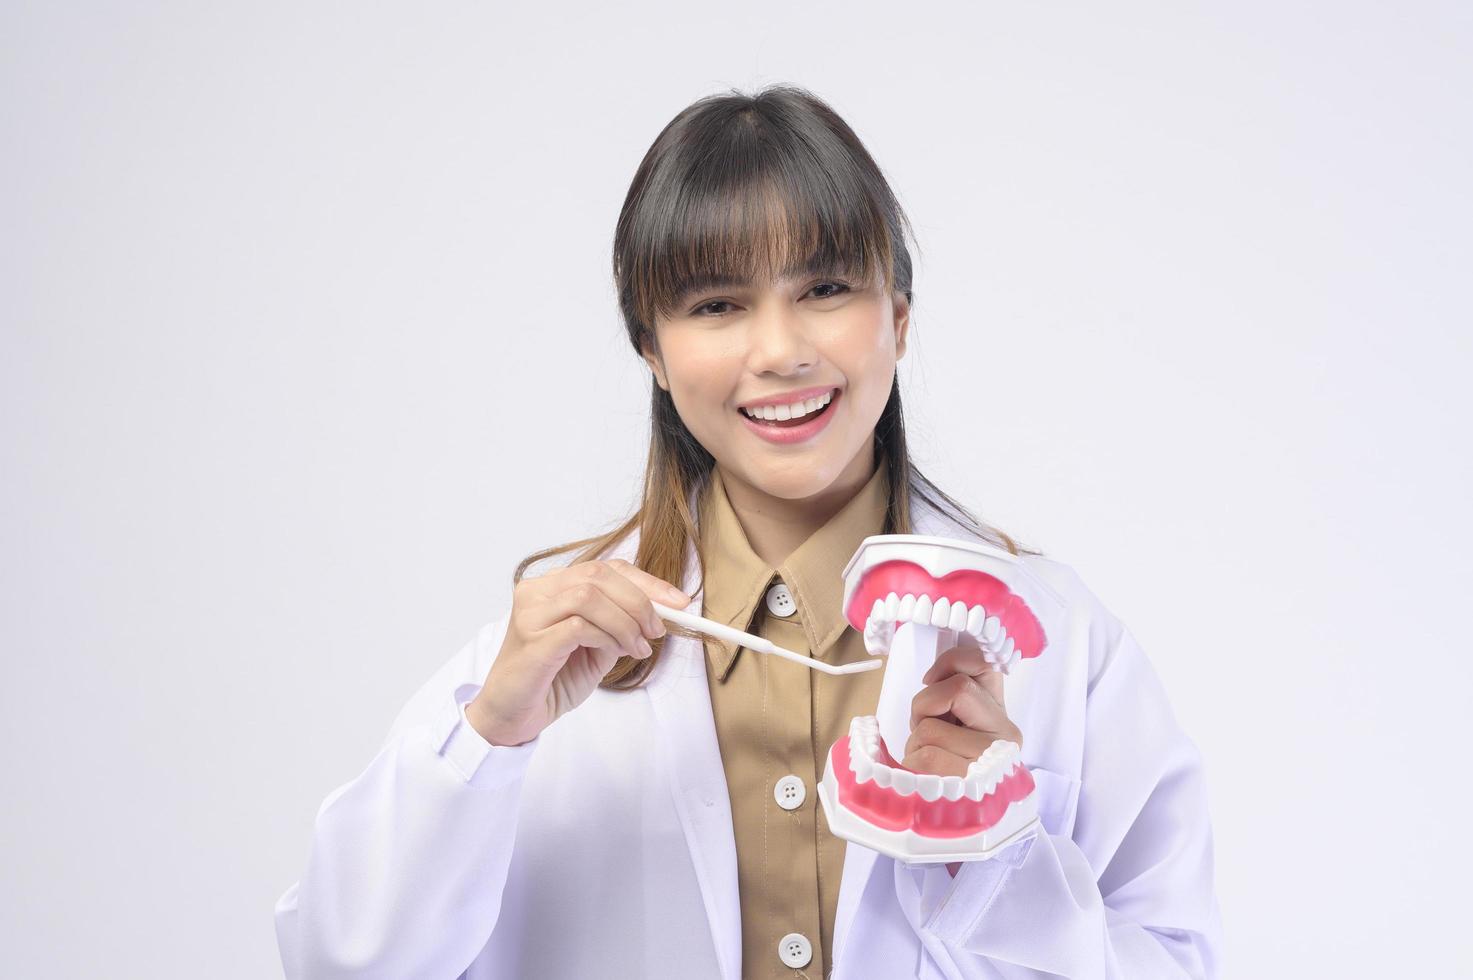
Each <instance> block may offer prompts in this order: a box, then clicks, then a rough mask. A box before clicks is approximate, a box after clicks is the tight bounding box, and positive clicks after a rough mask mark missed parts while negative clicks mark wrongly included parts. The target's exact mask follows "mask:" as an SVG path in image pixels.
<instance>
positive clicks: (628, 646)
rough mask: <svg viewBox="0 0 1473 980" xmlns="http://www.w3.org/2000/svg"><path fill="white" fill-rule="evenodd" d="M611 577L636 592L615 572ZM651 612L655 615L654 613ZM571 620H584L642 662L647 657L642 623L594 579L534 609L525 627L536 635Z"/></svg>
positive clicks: (574, 586) (564, 591)
mask: <svg viewBox="0 0 1473 980" xmlns="http://www.w3.org/2000/svg"><path fill="white" fill-rule="evenodd" d="M608 574H609V575H610V576H611V577H613V578H618V579H620V580H621V581H624V582H625V584H626V585H628V587H629V588H631V589H632V588H634V586H633V585H629V583H628V581H627V580H626V579H623V577H622V576H620V575H618V574H617V573H615V572H612V571H611V572H609V573H608ZM635 591H636V592H637V591H638V590H635ZM646 601H648V600H646ZM650 612H651V614H653V612H654V610H653V609H651V610H650ZM570 616H581V617H582V618H583V619H585V620H587V621H588V622H590V623H592V624H593V625H594V626H596V627H598V628H599V629H600V630H602V631H603V632H604V633H607V634H608V635H609V636H610V637H612V638H613V641H614V643H615V644H616V645H618V646H619V647H620V648H622V649H623V651H624V652H625V653H626V654H627V655H628V656H631V657H640V658H642V657H643V656H644V655H645V653H644V648H643V646H641V643H642V642H643V639H644V632H643V628H642V627H641V626H640V623H639V621H638V620H637V619H636V618H635V616H634V615H631V614H630V612H629V610H627V609H626V608H625V607H624V606H622V605H620V604H619V603H618V602H617V601H615V600H614V598H613V597H612V596H610V595H609V594H608V593H607V592H605V591H604V589H603V588H602V584H601V583H600V582H599V581H597V580H596V578H594V577H591V576H590V577H585V578H584V580H583V581H581V582H575V583H574V584H573V585H571V586H569V587H566V588H564V589H562V590H561V591H559V592H556V593H554V594H553V595H550V596H548V597H547V598H546V599H545V600H543V601H542V602H540V603H537V604H535V605H533V606H532V607H530V608H529V609H528V610H527V612H526V620H525V627H526V628H527V629H528V630H530V631H533V632H536V631H538V630H545V629H548V628H549V627H552V626H554V625H556V624H557V623H558V622H559V621H561V620H564V619H567V618H568V617H570Z"/></svg>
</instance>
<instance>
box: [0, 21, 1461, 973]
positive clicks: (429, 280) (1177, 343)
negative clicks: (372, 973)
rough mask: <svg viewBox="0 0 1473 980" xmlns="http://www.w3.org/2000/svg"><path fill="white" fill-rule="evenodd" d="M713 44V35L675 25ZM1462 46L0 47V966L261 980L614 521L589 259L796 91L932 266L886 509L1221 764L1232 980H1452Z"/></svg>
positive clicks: (341, 37)
mask: <svg viewBox="0 0 1473 980" xmlns="http://www.w3.org/2000/svg"><path fill="white" fill-rule="evenodd" d="M704 8H709V9H704ZM1470 37H1473V23H1470V14H1469V8H1468V7H1467V6H1466V5H1463V4H1454V3H1445V4H1434V3H1415V4H1414V3H1406V4H1371V3H1354V2H1352V3H1331V2H1328V0H1327V2H1321V3H1318V4H1305V3H1285V2H1282V0H1280V2H1273V3H1267V2H1251V3H1236V4H1232V5H1218V9H1205V5H1204V8H1203V9H1196V10H1192V9H1187V8H1186V6H1185V5H1181V4H1170V3H1164V2H1163V3H1115V4H1046V5H1042V4H1040V5H1021V4H1007V5H1002V4H997V5H978V4H965V5H964V4H960V3H957V4H950V5H941V4H901V5H894V4H856V3H852V2H851V3H843V4H839V3H832V4H823V5H804V6H803V7H802V9H795V8H792V7H790V6H789V5H788V4H763V3H758V4H745V5H740V6H730V5H728V6H726V7H724V8H722V9H717V5H692V4H689V3H667V4H659V5H655V4H647V5H644V6H643V7H642V8H632V7H628V6H626V5H621V4H598V5H590V6H589V7H588V8H586V9H581V8H580V9H573V8H568V7H562V8H559V7H556V6H547V5H525V4H524V5H516V6H512V5H505V4H498V5H490V4H487V5H482V6H472V5H466V4H460V5H448V4H447V5H429V6H426V5H407V4H406V5H402V6H399V7H397V8H395V7H390V6H388V5H381V6H375V7H373V8H372V9H370V8H369V7H368V6H366V5H361V4H336V5H330V4H315V5H299V4H289V5H288V4H279V5H267V4H258V3H249V4H247V3H236V4H223V3H212V4H186V3H179V4H174V5H171V6H164V5H157V4H127V5H124V4H101V3H99V4H92V5H77V4H71V3H55V2H49V3H44V4H43V3H36V4H22V3H8V4H6V5H5V6H4V8H3V10H0V135H3V141H4V143H3V152H0V209H3V210H0V227H3V229H4V231H3V235H0V249H3V259H0V297H3V299H0V303H3V306H0V316H3V346H0V475H3V479H0V534H3V539H0V577H3V581H0V585H3V588H0V611H3V621H0V644H3V658H4V659H3V664H4V676H3V684H0V698H3V703H0V707H3V711H0V719H3V725H4V735H5V738H3V739H0V764H3V775H4V780H5V786H6V788H5V804H4V806H3V807H0V840H3V841H4V844H3V846H4V849H5V853H4V868H5V870H4V875H3V880H4V884H3V907H0V948H3V950H4V953H3V960H4V962H5V972H6V974H7V975H10V976H18V977H19V976H25V977H41V976H47V977H53V976H54V977H84V976H109V977H147V978H164V977H197V976H203V975H208V976H210V977H212V978H220V980H226V978H236V977H240V978H259V977H265V976H273V975H279V971H280V965H279V960H278V958H277V952H276V946H275V936H274V931H273V925H272V915H271V913H272V906H273V904H274V902H275V901H276V899H277V897H278V896H279V895H280V894H281V893H282V892H283V891H284V890H285V889H286V888H287V886H288V885H290V884H291V882H292V881H294V880H295V879H296V878H297V877H298V876H299V875H300V873H301V871H302V869H303V868H304V866H305V862H306V856H307V848H308V844H309V840H310V833H311V827H312V821H313V817H314V814H315V813H316V810H317V807H318V806H319V805H320V803H321V802H322V800H323V799H324V797H325V796H326V795H327V794H328V793H329V792H330V791H331V790H333V789H334V788H335V787H337V786H338V785H340V784H342V783H344V782H347V781H348V780H350V779H351V778H353V777H354V776H355V775H356V774H357V773H358V772H360V771H361V770H362V768H363V767H364V766H365V765H366V764H367V763H368V761H369V760H370V759H371V758H372V757H373V755H374V754H375V753H376V752H377V750H378V747H379V745H380V742H381V740H382V738H383V736H384V735H385V734H386V733H387V730H388V726H389V724H390V723H391V721H392V720H393V717H394V715H395V713H396V712H397V710H398V709H399V707H400V706H401V705H402V704H403V702H404V701H405V700H406V699H407V698H408V696H409V695H410V694H411V693H412V692H413V691H414V690H415V689H416V688H418V686H419V685H420V684H422V683H423V682H424V681H425V680H426V679H427V678H428V677H429V675H430V674H431V673H432V672H433V671H434V670H435V668H437V667H438V666H439V665H440V664H441V663H443V662H444V661H445V660H446V659H448V658H449V656H450V655H451V654H452V653H454V652H455V650H456V649H457V648H458V647H459V646H460V645H461V644H463V643H464V642H465V641H466V640H468V639H469V638H470V637H471V636H472V635H473V634H474V633H475V631H476V629H477V628H478V627H479V626H480V625H481V624H483V623H485V622H487V621H489V620H490V619H492V618H494V617H495V616H496V615H498V614H499V613H500V611H501V610H502V609H503V607H504V604H505V603H507V602H508V601H509V599H510V588H511V572H512V568H513V566H514V565H515V563H516V561H517V560H518V559H520V558H521V557H522V556H523V555H525V554H527V553H529V552H530V551H532V550H534V549H535V548H538V547H542V546H545V545H549V544H553V543H560V542H564V541H568V540H571V539H573V538H576V537H583V536H585V535H590V534H593V533H595V532H597V531H600V530H603V529H606V528H607V527H609V526H611V525H612V523H613V522H614V521H615V519H617V518H620V517H622V516H623V515H624V514H626V513H627V512H628V511H629V510H630V509H631V508H632V507H633V506H634V504H635V502H636V497H635V494H636V492H637V490H638V481H639V478H640V470H641V467H642V465H643V460H644V447H645V442H646V438H647V435H646V433H647V423H646V405H647V401H648V385H649V380H648V372H647V370H645V368H644V366H643V364H642V363H641V362H639V361H638V360H637V359H636V357H635V355H634V353H633V352H632V351H631V350H630V349H629V347H628V345H627V342H626V341H625V340H624V338H623V336H622V332H621V326H620V323H619V321H618V315H617V309H616V306H615V303H614V295H613V289H612V285H611V279H610V272H609V261H610V259H609V248H610V243H611V239H612V235H613V227H614V221H615V218H616V216H617V213H618V210H619V207H620V205H621V203H622V200H623V196H624V193H625V191H626V189H627V187H628V183H629V180H630V178H631V177H632V175H633V173H634V169H635V166H636V164H637V163H638V161H639V159H640V157H641V156H642V155H643V154H644V152H645V150H646V148H647V147H648V146H649V144H650V142H651V141H652V140H653V139H654V137H655V135H656V134H657V132H658V131H659V129H660V128H661V127H662V126H663V125H664V124H665V123H666V122H667V121H668V120H669V119H670V118H671V117H672V116H673V115H674V114H675V113H676V112H678V111H679V110H680V109H681V108H683V107H684V106H685V105H687V104H688V103H689V102H691V101H693V100H694V99H696V98H698V97H699V96H702V95H705V94H709V93H711V92H717V91H722V90H725V89H727V88H730V87H733V86H735V87H739V88H741V89H743V90H745V91H750V90H751V89H753V88H755V87H757V86H759V85H761V84H764V83H767V82H778V81H783V82H791V83H794V84H798V85H802V86H805V87H807V88H809V89H810V90H812V91H813V92H815V93H816V94H818V95H819V96H820V97H822V98H824V99H826V100H828V101H829V102H830V103H831V104H832V105H833V106H834V107H835V108H836V109H837V110H838V111H839V112H840V114H841V115H843V116H844V117H845V118H846V119H847V120H848V121H849V123H850V124H851V125H852V126H853V127H854V128H855V130H856V131H857V132H858V133H859V135H860V136H861V138H862V139H863V140H864V141H865V142H866V144H867V145H868V147H869V148H870V150H871V152H872V153H873V154H874V155H875V157H876V159H877V160H878V161H879V162H880V165H881V166H882V168H883V169H884V171H885V173H886V175H887V176H888V177H889V178H890V180H891V181H892V183H893V185H894V188H895V190H896V192H897V194H898V195H899V197H900V199H901V201H902V203H903V205H904V206H905V207H906V209H907V210H908V213H909V214H910V215H911V217H912V219H913V220H914V222H915V225H916V229H917V233H918V236H919V238H920V242H921V247H922V251H921V252H920V253H919V254H918V255H917V256H916V259H917V276H916V306H915V311H914V327H913V333H912V347H911V350H910V352H909V353H908V354H907V357H906V359H905V360H904V361H902V362H901V363H902V374H901V380H902V384H903V385H904V392H905V396H906V399H907V401H906V406H907V413H908V416H909V419H910V421H911V429H910V432H911V437H912V440H913V442H914V445H915V449H916V452H917V455H918V460H919V462H920V464H921V466H922V469H923V470H924V471H926V472H927V473H928V475H930V476H932V477H933V478H934V479H936V480H937V482H938V483H939V484H940V485H941V486H942V487H943V488H944V489H946V490H947V491H948V492H950V493H952V494H953V495H955V496H957V497H959V498H960V499H961V500H963V502H965V503H967V504H968V505H969V506H971V507H972V508H973V509H974V510H976V511H977V512H978V513H979V514H980V515H981V516H982V517H983V518H984V519H986V520H988V521H991V522H993V523H995V524H997V525H999V526H1001V527H1003V528H1004V529H1006V530H1008V531H1010V532H1013V533H1015V534H1017V535H1020V536H1021V537H1022V538H1023V540H1024V541H1025V542H1026V543H1028V544H1030V545H1032V546H1034V547H1037V548H1042V549H1043V550H1044V551H1046V552H1047V553H1048V554H1050V555H1051V556H1053V557H1055V558H1058V559H1060V560H1063V561H1065V562H1068V563H1070V564H1072V565H1074V566H1075V567H1076V568H1077V569H1078V570H1079V571H1080V573H1081V574H1082V575H1083V576H1084V579H1085V581H1086V582H1087V583H1089V584H1090V585H1091V587H1092V588H1094V590H1095V591H1096V592H1097V593H1098V594H1099V595H1100V596H1101V597H1102V598H1103V599H1104V601H1105V602H1106V604H1107V605H1109V606H1110V607H1111V608H1112V609H1113V610H1114V611H1115V612H1116V613H1117V614H1118V615H1120V616H1121V617H1122V618H1123V619H1124V620H1125V622H1126V623H1127V624H1128V625H1129V626H1130V627H1131V629H1132V630H1133V631H1134V632H1135V633H1136V635H1137V636H1138V637H1139V638H1140V639H1141V641H1142V643H1143V644H1144V645H1145V647H1146V649H1147V651H1148V653H1149V654H1150V655H1151V657H1152V658H1153V661H1154V662H1155V664H1156V666H1157V668H1158V669H1159V671H1160V673H1161V674H1162V676H1163V679H1164V681H1165V683H1166V686H1167V689H1168V691H1169V693H1170V696H1171V698H1172V702H1173V704H1174V706H1175V709H1176V711H1177V713H1178V716H1179V718H1180V719H1181V721H1182V723H1183V725H1184V726H1185V728H1186V729H1187V731H1188V732H1189V734H1191V735H1192V737H1193V738H1194V739H1195V740H1196V741H1197V743H1198V745H1199V746H1200V747H1201V749H1202V750H1203V752H1204V754H1205V758H1206V764H1207V772H1208V780H1209V788H1210V794H1211V798H1212V806H1213V815H1214V834H1215V840H1216V849H1217V860H1218V871H1219V882H1218V886H1219V895H1220V898H1221V902H1222V906H1223V913H1224V922H1225V926H1226V930H1227V937H1228V951H1227V952H1228V966H1229V969H1230V973H1231V974H1232V975H1234V976H1239V977H1303V976H1311V975H1317V976H1337V977H1349V976H1356V977H1360V976H1364V977H1381V976H1387V975H1394V976H1411V975H1441V976H1446V975H1451V974H1453V973H1455V972H1458V971H1459V970H1460V969H1461V970H1466V969H1469V968H1470V966H1473V962H1470V961H1473V956H1470V940H1469V938H1468V937H1469V933H1468V925H1467V913H1468V904H1467V890H1466V883H1467V880H1468V878H1469V876H1470V860H1469V859H1470V848H1469V844H1468V831H1467V829H1466V821H1467V817H1468V804H1469V796H1470V794H1469V791H1468V785H1467V782H1466V776H1459V775H1457V773H1458V772H1460V771H1464V769H1465V767H1466V759H1465V758H1464V756H1465V750H1466V748H1467V746H1468V745H1469V744H1470V731H1469V728H1470V726H1469V709H1470V702H1469V696H1468V682H1469V675H1470V670H1469V657H1470V652H1469V648H1468V644H1469V641H1468V632H1467V630H1466V620H1467V613H1468V611H1469V609H1470V605H1473V604H1470V602H1469V599H1468V592H1469V587H1470V574H1469V572H1470V569H1469V566H1470V558H1469V555H1470V550H1469V549H1470V546H1473V540H1470V538H1473V535H1470V518H1469V515H1468V503H1469V500H1470V498H1473V479H1470V454H1469V448H1468V446H1469V438H1468V428H1469V419H1470V415H1473V413H1470V409H1473V405H1470V396H1469V375H1470V369H1473V363H1470V362H1473V357H1470V346H1473V341H1470V316H1469V314H1470V312H1473V310H1470V307H1473V303H1470V300H1469V295H1468V270H1469V268H1470V267H1473V255H1470V252H1473V249H1470V236H1469V228H1470V224H1473V207H1470V199H1469V175H1470V163H1473V160H1470V157H1473V153H1470V124H1469V112H1468V102H1467V94H1468V92H1469V91H1470V87H1473V78H1470V72H1469V68H1468V66H1469V64H1470V55H1473V50H1470V43H1469V42H1470Z"/></svg>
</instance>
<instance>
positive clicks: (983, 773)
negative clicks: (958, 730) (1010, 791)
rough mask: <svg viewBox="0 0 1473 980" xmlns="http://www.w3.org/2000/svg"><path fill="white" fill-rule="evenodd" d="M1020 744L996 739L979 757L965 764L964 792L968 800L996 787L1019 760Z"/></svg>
mask: <svg viewBox="0 0 1473 980" xmlns="http://www.w3.org/2000/svg"><path fill="white" fill-rule="evenodd" d="M1020 748H1021V746H1019V745H1018V743H1017V742H1011V741H1008V740H1007V739H1002V738H1000V739H998V740H997V741H995V742H993V743H992V744H991V745H989V746H988V747H987V751H985V752H983V753H982V755H981V756H980V757H978V758H977V759H976V760H974V761H973V762H971V763H970V764H969V765H968V766H967V779H966V794H967V799H969V800H980V799H982V797H984V796H986V795H987V794H988V793H991V792H992V791H993V790H995V789H997V784H998V783H1000V782H1002V781H1003V779H1005V778H1006V777H1007V776H1008V774H1009V773H1011V772H1012V771H1013V768H1014V766H1015V765H1016V763H1017V762H1018V761H1019V750H1020Z"/></svg>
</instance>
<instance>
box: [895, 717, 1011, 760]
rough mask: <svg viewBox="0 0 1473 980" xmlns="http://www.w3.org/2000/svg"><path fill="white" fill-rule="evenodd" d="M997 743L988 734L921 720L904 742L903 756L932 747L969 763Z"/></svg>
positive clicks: (928, 719)
mask: <svg viewBox="0 0 1473 980" xmlns="http://www.w3.org/2000/svg"><path fill="white" fill-rule="evenodd" d="M995 741H997V739H996V737H995V736H994V735H992V734H991V733H990V732H979V731H975V730H974V729H971V728H966V727H964V726H962V725H954V724H950V723H948V722H945V721H942V720H941V719H940V718H922V719H921V720H920V721H919V722H918V723H917V724H916V727H915V730H914V731H912V732H911V733H910V738H909V739H907V740H906V742H905V753H904V754H905V755H910V754H911V753H913V752H915V751H917V750H919V749H921V748H923V747H925V746H927V745H934V746H936V747H937V748H938V749H944V750H945V751H947V752H950V753H952V754H954V755H957V756H960V757H961V758H964V759H967V760H968V761H971V760H973V759H976V758H979V757H980V756H981V755H982V753H983V752H986V751H987V746H989V745H991V744H992V743H993V742H995Z"/></svg>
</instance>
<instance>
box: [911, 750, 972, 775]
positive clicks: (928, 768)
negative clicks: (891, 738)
mask: <svg viewBox="0 0 1473 980" xmlns="http://www.w3.org/2000/svg"><path fill="white" fill-rule="evenodd" d="M900 764H901V765H902V766H903V767H905V768H906V769H909V770H910V771H911V772H924V773H932V774H934V775H937V776H961V777H962V778H966V775H967V767H968V766H970V765H971V764H972V760H971V759H966V758H963V757H962V756H959V755H957V754H956V753H954V752H948V751H947V750H946V749H943V748H941V747H940V746H936V745H923V746H921V747H920V748H919V749H917V750H916V751H915V752H913V753H911V754H910V755H907V756H906V757H905V758H904V759H902V760H900Z"/></svg>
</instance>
